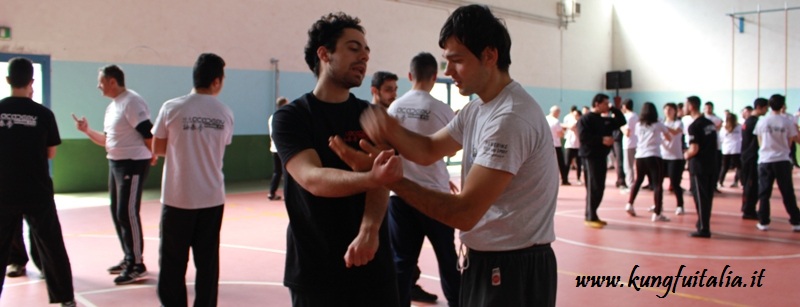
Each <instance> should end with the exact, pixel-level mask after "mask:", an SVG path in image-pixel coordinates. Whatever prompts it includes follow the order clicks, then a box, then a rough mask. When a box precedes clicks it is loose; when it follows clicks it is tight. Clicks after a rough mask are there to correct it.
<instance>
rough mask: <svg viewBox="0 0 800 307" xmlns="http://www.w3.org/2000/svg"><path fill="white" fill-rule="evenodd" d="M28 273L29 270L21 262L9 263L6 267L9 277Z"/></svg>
mask: <svg viewBox="0 0 800 307" xmlns="http://www.w3.org/2000/svg"><path fill="white" fill-rule="evenodd" d="M27 273H28V270H27V269H26V268H25V266H24V265H21V264H14V263H12V264H9V265H8V267H7V268H6V276H8V277H20V276H25V275H26V274H27Z"/></svg>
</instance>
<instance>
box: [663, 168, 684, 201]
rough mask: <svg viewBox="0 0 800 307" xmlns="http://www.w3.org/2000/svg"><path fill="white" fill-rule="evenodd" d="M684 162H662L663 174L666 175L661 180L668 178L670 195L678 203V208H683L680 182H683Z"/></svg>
mask: <svg viewBox="0 0 800 307" xmlns="http://www.w3.org/2000/svg"><path fill="white" fill-rule="evenodd" d="M685 164H686V160H664V164H663V165H664V172H662V174H666V175H665V176H664V177H662V180H663V178H666V177H669V185H670V186H671V187H672V193H673V194H675V198H676V199H677V201H678V207H683V188H682V187H681V181H682V180H683V169H684V165H685Z"/></svg>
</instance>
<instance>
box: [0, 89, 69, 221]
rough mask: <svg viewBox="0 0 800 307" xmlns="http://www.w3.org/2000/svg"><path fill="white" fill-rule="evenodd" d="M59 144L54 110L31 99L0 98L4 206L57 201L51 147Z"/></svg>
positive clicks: (1, 195) (1, 201) (1, 202)
mask: <svg viewBox="0 0 800 307" xmlns="http://www.w3.org/2000/svg"><path fill="white" fill-rule="evenodd" d="M58 144H61V137H60V136H59V135H58V126H57V125H56V118H55V116H53V112H52V111H50V110H49V109H48V108H46V107H44V106H42V105H40V104H38V103H36V102H35V101H33V100H31V99H30V98H23V97H8V98H5V99H3V100H0V205H2V206H30V205H38V204H50V203H52V202H53V181H52V180H51V179H50V167H49V164H48V163H47V148H48V147H50V146H56V145H58Z"/></svg>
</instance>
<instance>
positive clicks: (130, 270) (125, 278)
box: [114, 263, 147, 285]
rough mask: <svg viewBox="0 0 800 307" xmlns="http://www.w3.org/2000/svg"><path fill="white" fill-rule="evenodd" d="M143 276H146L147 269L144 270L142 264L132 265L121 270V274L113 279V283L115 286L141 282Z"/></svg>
mask: <svg viewBox="0 0 800 307" xmlns="http://www.w3.org/2000/svg"><path fill="white" fill-rule="evenodd" d="M144 276H147V268H145V266H144V263H143V264H134V265H132V266H129V267H126V268H125V269H124V270H122V273H120V274H119V276H117V278H114V283H115V284H117V285H127V284H130V283H134V282H137V281H139V280H141V279H142V277H144Z"/></svg>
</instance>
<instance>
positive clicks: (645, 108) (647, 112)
mask: <svg viewBox="0 0 800 307" xmlns="http://www.w3.org/2000/svg"><path fill="white" fill-rule="evenodd" d="M657 121H658V110H656V105H654V104H653V103H652V102H649V101H648V102H645V103H644V104H643V105H642V111H641V112H639V122H641V123H643V124H645V125H646V126H650V125H652V124H653V123H655V122H657Z"/></svg>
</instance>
